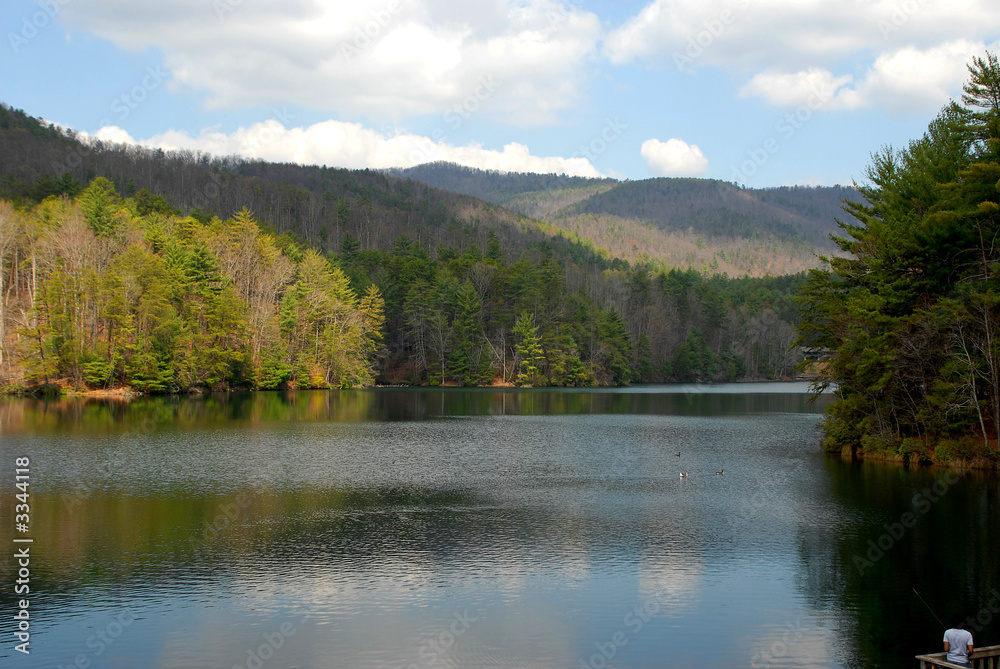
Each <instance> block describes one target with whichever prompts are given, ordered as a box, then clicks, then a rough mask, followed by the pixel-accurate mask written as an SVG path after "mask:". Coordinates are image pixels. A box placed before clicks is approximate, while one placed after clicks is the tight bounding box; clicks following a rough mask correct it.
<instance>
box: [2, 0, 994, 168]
mask: <svg viewBox="0 0 1000 669" xmlns="http://www.w3.org/2000/svg"><path fill="white" fill-rule="evenodd" d="M0 18H2V26H3V42H2V44H0V101H2V102H4V103H6V104H8V105H10V106H12V107H15V108H18V109H23V110H24V111H26V112H27V113H28V114H30V115H32V116H37V117H41V118H44V119H46V120H47V121H51V122H53V123H57V124H60V125H62V126H66V127H68V128H73V129H74V130H76V131H78V132H80V133H84V134H85V135H86V136H91V137H93V136H96V137H98V138H101V139H107V140H113V141H124V142H136V143H141V144H144V145H147V146H156V147H162V148H164V149H188V150H193V151H205V152H208V153H212V154H214V155H229V154H240V155H246V156H251V157H260V158H263V159H267V160H273V161H281V162H297V163H304V164H317V165H327V166H330V167H334V166H336V167H348V168H365V167H368V168H388V167H409V166H412V165H416V164H420V163H424V162H431V161H436V160H446V161H452V162H457V163H461V164H464V165H469V166H472V167H479V168H483V169H496V170H504V171H517V172H541V173H552V172H554V173H565V174H571V175H579V176H592V177H597V176H610V177H614V178H618V179H634V180H638V179H646V178H650V177H659V176H676V177H702V178H712V179H721V180H724V181H730V182H735V183H740V184H744V185H747V186H753V187H765V186H782V185H833V184H849V183H851V182H852V180H857V181H864V175H865V168H866V167H867V165H868V164H869V162H870V158H871V155H872V153H874V152H876V151H878V150H879V149H881V148H882V147H884V146H887V145H888V146H893V147H897V148H899V147H905V146H906V144H907V142H909V141H910V140H912V139H915V138H918V137H920V136H921V135H922V134H923V132H924V131H925V130H926V128H927V124H928V123H929V122H930V121H931V120H932V119H933V118H934V117H935V116H936V115H937V113H938V112H939V111H940V110H941V109H942V107H943V106H944V105H946V104H947V103H948V102H949V100H951V99H958V98H959V97H960V96H961V89H962V84H963V83H964V82H965V81H966V79H967V76H968V72H967V70H966V65H967V64H968V63H969V62H970V61H971V59H972V58H973V57H975V56H983V55H984V54H985V52H986V51H987V50H991V51H992V50H996V49H997V48H998V45H1000V41H998V40H1000V6H998V3H996V1H995V0H950V1H946V0H837V1H833V0H638V1H632V0H618V1H612V0H559V1H556V0H478V1H473V0H351V1H350V2H347V1H346V0H282V2H277V1H273V0H270V1H265V0H157V1H156V2H140V1H136V0H41V1H38V2H32V1H30V0H4V2H3V6H2V8H0Z"/></svg>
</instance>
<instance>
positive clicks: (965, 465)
mask: <svg viewBox="0 0 1000 669" xmlns="http://www.w3.org/2000/svg"><path fill="white" fill-rule="evenodd" d="M823 452H824V454H825V455H827V456H829V457H834V458H840V459H842V460H850V461H851V462H875V463H879V464H885V465H897V466H901V467H903V468H904V469H909V468H911V467H913V468H921V469H922V468H926V469H934V468H941V469H949V470H961V471H992V472H997V471H998V470H1000V451H993V452H992V455H986V456H980V457H975V458H953V459H949V460H937V459H934V457H933V453H931V458H930V459H927V458H923V459H918V458H911V457H909V456H905V455H900V454H898V453H867V452H865V451H863V450H861V449H860V448H859V449H852V448H851V447H850V446H845V447H844V448H843V449H841V450H839V451H838V450H833V449H823Z"/></svg>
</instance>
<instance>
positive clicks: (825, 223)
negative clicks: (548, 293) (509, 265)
mask: <svg viewBox="0 0 1000 669" xmlns="http://www.w3.org/2000/svg"><path fill="white" fill-rule="evenodd" d="M391 173H393V174H398V175H400V176H407V177H410V178H412V179H415V180H417V181H422V182H424V183H428V184H430V185H433V186H436V187H438V188H443V189H446V190H454V191H456V192H460V193H467V194H471V195H475V196H476V197H480V198H483V199H485V200H489V201H490V202H495V203H497V204H500V205H502V206H504V207H506V208H508V209H511V210H513V211H517V212H519V213H522V214H524V215H526V216H531V217H533V218H537V219H540V220H543V221H545V222H546V223H549V224H550V225H552V226H553V228H555V229H558V230H561V231H564V232H565V233H567V234H569V235H571V237H573V238H581V239H586V240H587V241H589V242H590V243H592V244H594V245H595V246H596V247H598V248H604V249H607V250H608V251H609V252H611V254H612V255H614V256H617V257H621V258H625V259H628V260H633V261H635V260H638V261H640V262H654V263H656V264H658V265H660V266H664V267H694V268H696V269H699V270H702V271H707V272H713V273H724V274H728V275H730V276H739V275H743V274H750V275H754V276H763V275H768V274H770V275H774V274H785V273H795V272H798V271H802V270H804V269H807V268H810V267H816V266H818V259H817V257H816V256H817V255H819V254H829V253H832V252H837V251H838V249H837V248H836V246H835V245H834V244H833V243H832V242H831V241H830V238H829V237H830V235H831V234H832V233H835V232H836V231H837V223H836V221H837V219H838V218H842V217H843V206H844V203H845V202H857V201H858V199H859V197H860V196H859V194H858V192H857V191H856V190H855V189H854V188H853V187H844V186H832V187H804V186H796V187H781V188H764V189H750V188H740V187H738V186H735V185H733V184H731V183H727V182H723V181H716V180H711V179H686V178H658V179H645V180H641V181H623V182H620V181H616V180H613V179H586V178H582V177H566V176H558V175H531V174H510V173H502V172H495V171H484V170H477V169H473V168H468V167H463V166H460V165H454V164H449V163H430V164H426V165H418V166H416V167H412V168H408V169H405V170H392V171H391Z"/></svg>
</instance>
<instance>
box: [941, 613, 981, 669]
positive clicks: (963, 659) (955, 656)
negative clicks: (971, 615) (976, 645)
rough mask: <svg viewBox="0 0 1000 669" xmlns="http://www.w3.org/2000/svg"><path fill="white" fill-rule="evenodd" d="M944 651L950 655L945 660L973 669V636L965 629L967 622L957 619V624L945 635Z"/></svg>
mask: <svg viewBox="0 0 1000 669" xmlns="http://www.w3.org/2000/svg"><path fill="white" fill-rule="evenodd" d="M944 650H945V652H946V653H948V655H947V657H945V659H946V660H947V661H948V662H951V663H952V664H957V665H958V666H960V667H971V666H972V665H971V664H969V659H970V658H971V657H972V651H973V650H974V649H973V647H972V634H971V633H970V632H969V631H968V630H966V629H965V620H963V619H962V618H958V617H956V618H955V624H954V626H952V628H951V629H949V630H947V631H945V633H944Z"/></svg>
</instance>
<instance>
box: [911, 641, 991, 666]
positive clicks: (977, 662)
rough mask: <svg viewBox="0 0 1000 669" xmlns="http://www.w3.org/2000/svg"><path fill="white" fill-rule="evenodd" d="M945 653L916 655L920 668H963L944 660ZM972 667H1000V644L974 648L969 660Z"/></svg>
mask: <svg viewBox="0 0 1000 669" xmlns="http://www.w3.org/2000/svg"><path fill="white" fill-rule="evenodd" d="M946 655H947V653H931V654H930V655H917V659H918V660H920V669H936V668H937V667H949V668H954V669H964V668H963V667H962V666H960V665H957V664H952V663H951V662H946V661H945V659H944V658H945V656H946ZM969 664H971V665H972V669H1000V646H984V647H983V648H976V649H975V652H974V653H972V659H971V660H969Z"/></svg>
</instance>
